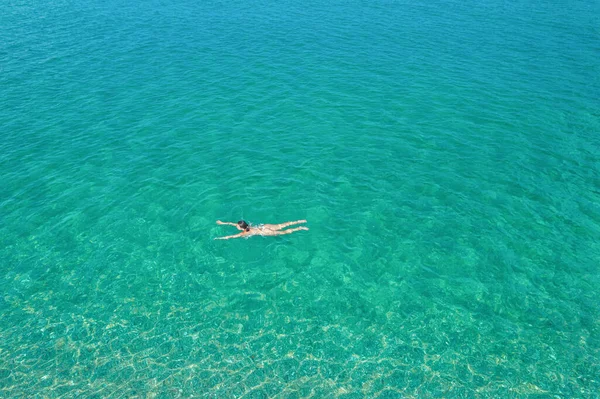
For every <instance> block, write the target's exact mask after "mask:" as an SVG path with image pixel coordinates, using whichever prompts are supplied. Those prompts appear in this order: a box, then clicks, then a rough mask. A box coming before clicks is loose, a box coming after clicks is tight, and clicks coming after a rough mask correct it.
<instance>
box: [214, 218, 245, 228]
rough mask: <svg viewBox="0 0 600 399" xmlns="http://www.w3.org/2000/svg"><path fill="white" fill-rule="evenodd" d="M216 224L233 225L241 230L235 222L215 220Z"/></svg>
mask: <svg viewBox="0 0 600 399" xmlns="http://www.w3.org/2000/svg"><path fill="white" fill-rule="evenodd" d="M217 224H220V225H226V226H233V227H237V228H238V230H241V228H240V226H238V224H237V223H231V222H221V221H220V220H217Z"/></svg>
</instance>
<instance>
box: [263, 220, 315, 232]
mask: <svg viewBox="0 0 600 399" xmlns="http://www.w3.org/2000/svg"><path fill="white" fill-rule="evenodd" d="M299 223H306V220H296V221H295V222H286V223H280V224H265V227H266V228H267V229H271V230H281V229H283V228H285V227H288V226H293V225H295V224H299Z"/></svg>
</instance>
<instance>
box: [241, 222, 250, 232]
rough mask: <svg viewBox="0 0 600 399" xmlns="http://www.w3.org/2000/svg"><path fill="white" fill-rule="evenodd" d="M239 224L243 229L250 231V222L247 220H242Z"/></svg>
mask: <svg viewBox="0 0 600 399" xmlns="http://www.w3.org/2000/svg"><path fill="white" fill-rule="evenodd" d="M238 226H240V227H241V228H242V229H244V230H245V231H250V226H248V223H246V221H245V220H240V221H239V222H238Z"/></svg>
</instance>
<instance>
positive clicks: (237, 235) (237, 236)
mask: <svg viewBox="0 0 600 399" xmlns="http://www.w3.org/2000/svg"><path fill="white" fill-rule="evenodd" d="M243 236H244V233H238V234H235V235H232V236H226V237H216V238H215V240H229V239H230V238H240V237H243Z"/></svg>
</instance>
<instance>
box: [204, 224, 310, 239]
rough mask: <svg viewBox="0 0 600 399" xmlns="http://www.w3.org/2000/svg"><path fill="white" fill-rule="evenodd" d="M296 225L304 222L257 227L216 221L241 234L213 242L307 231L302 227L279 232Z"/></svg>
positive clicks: (260, 225) (306, 228)
mask: <svg viewBox="0 0 600 399" xmlns="http://www.w3.org/2000/svg"><path fill="white" fill-rule="evenodd" d="M298 223H306V220H296V221H295V222H287V223H280V224H259V225H258V226H251V225H249V224H248V223H247V222H246V221H244V220H240V221H239V222H237V223H231V222H221V221H220V220H217V224H221V225H229V226H234V227H236V228H237V229H238V230H241V231H242V232H241V233H238V234H235V235H232V236H226V237H217V238H215V240H229V239H230V238H240V237H246V238H248V237H251V236H280V235H283V234H290V233H293V232H294V231H299V230H308V227H304V226H300V227H296V228H293V229H289V230H281V229H283V228H285V227H288V226H292V225H294V224H298Z"/></svg>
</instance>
